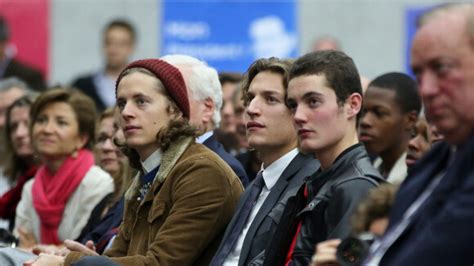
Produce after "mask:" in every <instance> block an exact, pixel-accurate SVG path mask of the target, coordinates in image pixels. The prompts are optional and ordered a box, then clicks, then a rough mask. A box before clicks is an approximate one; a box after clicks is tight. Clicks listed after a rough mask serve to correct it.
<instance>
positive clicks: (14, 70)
mask: <svg viewBox="0 0 474 266" xmlns="http://www.w3.org/2000/svg"><path fill="white" fill-rule="evenodd" d="M10 33H11V31H10V27H9V25H8V23H7V21H6V19H5V18H4V17H3V16H2V15H0V66H1V67H0V80H2V79H7V78H11V77H18V78H20V79H21V80H23V81H25V82H26V83H27V84H28V86H29V87H31V88H32V89H33V90H35V91H37V92H42V91H44V90H45V89H46V86H45V82H44V79H43V75H42V74H41V72H40V71H39V70H38V69H36V68H34V67H32V66H30V65H27V64H25V63H23V62H21V61H19V60H18V58H16V57H15V55H16V53H12V52H10V51H8V50H9V49H7V48H8V46H9V45H8V42H9V40H10V37H11V34H10Z"/></svg>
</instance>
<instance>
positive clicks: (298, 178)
mask: <svg viewBox="0 0 474 266" xmlns="http://www.w3.org/2000/svg"><path fill="white" fill-rule="evenodd" d="M289 68H290V63H289V62H287V61H283V60H279V59H277V58H269V59H259V60H257V61H255V62H254V63H253V64H252V65H251V66H250V68H249V69H248V71H247V73H246V75H245V78H244V81H243V86H242V89H243V99H244V103H245V120H246V125H247V135H248V141H249V145H250V147H252V148H254V149H256V150H257V151H258V153H259V155H260V157H261V159H262V161H263V164H262V170H261V171H260V172H259V174H258V175H257V177H256V178H255V179H254V181H253V182H252V183H251V185H250V186H249V187H248V188H247V189H246V191H245V192H244V194H243V195H242V197H241V198H240V201H239V205H238V207H237V211H236V212H235V214H234V217H233V218H232V220H231V222H230V224H229V225H228V227H227V229H226V232H225V235H224V238H223V240H222V242H221V245H220V247H219V249H218V251H217V253H216V255H215V256H214V259H213V260H212V262H211V265H248V264H261V263H262V262H263V261H264V259H265V248H266V246H267V244H268V241H269V239H270V238H271V237H272V235H273V234H274V233H275V230H276V227H277V225H278V223H279V221H280V218H281V217H282V215H283V210H284V208H285V205H286V203H287V199H288V198H289V197H291V196H293V195H294V194H295V193H296V191H297V189H298V187H300V186H301V184H302V183H303V180H304V178H305V177H307V176H309V175H311V174H312V173H313V172H314V171H315V170H316V169H317V167H318V166H319V163H318V162H317V161H316V160H315V159H314V158H312V157H311V156H306V155H303V154H301V153H300V152H299V151H298V149H297V148H296V146H297V136H296V130H295V128H294V126H293V123H292V117H291V113H290V111H289V110H288V109H287V108H286V106H285V89H286V86H287V84H288V83H287V78H288V71H289Z"/></svg>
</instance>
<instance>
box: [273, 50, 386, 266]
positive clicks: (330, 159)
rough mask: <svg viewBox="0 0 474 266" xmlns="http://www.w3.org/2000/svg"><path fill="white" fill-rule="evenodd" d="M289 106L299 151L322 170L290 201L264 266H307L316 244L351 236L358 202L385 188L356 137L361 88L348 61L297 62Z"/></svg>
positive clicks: (320, 55)
mask: <svg viewBox="0 0 474 266" xmlns="http://www.w3.org/2000/svg"><path fill="white" fill-rule="evenodd" d="M287 106H288V108H289V109H290V110H291V112H292V113H293V121H294V123H295V125H296V129H297V131H298V140H299V147H300V149H301V150H302V151H303V152H306V153H309V154H312V155H313V156H314V157H315V158H317V159H318V160H319V162H320V163H321V167H320V168H319V169H318V170H317V171H316V173H314V174H313V175H312V176H311V177H309V178H307V179H306V182H305V184H304V185H303V186H302V187H301V188H300V189H299V191H298V193H297V194H296V196H295V197H292V198H290V199H289V200H288V204H287V206H286V209H285V211H284V213H285V219H283V221H281V222H280V224H279V225H278V228H277V230H276V233H275V235H274V237H273V238H272V239H271V240H270V241H269V245H270V247H269V248H268V252H269V253H268V256H267V257H266V260H265V263H264V264H265V265H286V264H287V263H290V264H291V263H292V264H291V265H308V263H309V262H310V261H311V255H312V254H313V251H314V247H315V246H316V244H318V243H320V242H322V241H324V240H327V239H331V238H345V237H347V236H348V235H349V234H350V232H351V227H350V217H351V216H352V214H353V212H354V210H355V209H356V207H357V205H358V203H359V201H360V200H361V199H362V198H363V197H365V196H366V194H367V192H368V191H369V190H370V189H371V188H374V187H377V186H378V184H379V183H380V182H383V179H382V177H381V176H380V174H379V173H378V172H377V170H376V169H375V168H374V167H373V166H372V164H371V162H370V159H369V156H368V154H367V152H366V150H365V148H364V146H363V145H362V144H361V143H359V140H358V137H357V124H358V119H359V112H360V110H361V108H362V88H361V83H360V79H359V74H358V72H357V68H356V66H355V64H354V62H353V61H352V59H351V58H350V57H348V56H347V55H345V54H344V53H342V52H337V51H320V52H314V53H309V54H306V55H304V56H302V57H300V58H298V59H297V60H296V61H295V62H294V63H293V66H292V67H291V70H290V76H289V83H288V90H287Z"/></svg>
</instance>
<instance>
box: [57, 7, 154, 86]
mask: <svg viewBox="0 0 474 266" xmlns="http://www.w3.org/2000/svg"><path fill="white" fill-rule="evenodd" d="M51 3H52V7H51V18H52V19H51V24H52V25H51V30H52V36H51V50H50V56H51V58H50V65H51V75H50V76H51V77H50V84H51V85H54V84H55V83H56V82H60V83H67V84H69V83H70V82H72V80H73V79H74V78H75V77H76V76H77V75H78V74H84V73H87V72H91V71H95V70H97V69H99V68H100V67H101V66H102V62H103V60H102V57H101V49H102V30H103V28H104V26H105V25H106V24H107V23H108V22H109V21H110V20H112V19H114V18H117V17H120V18H125V19H128V20H129V21H130V22H131V23H132V24H133V25H134V26H135V28H136V29H137V33H138V36H137V37H138V39H137V40H138V42H137V47H136V51H135V54H134V56H133V57H134V58H146V57H156V56H157V51H158V36H159V34H158V31H159V28H158V27H157V25H158V22H159V20H158V19H159V18H158V13H159V12H160V10H159V4H158V1H155V0H53V1H51Z"/></svg>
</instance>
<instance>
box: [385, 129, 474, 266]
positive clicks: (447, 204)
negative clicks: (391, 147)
mask: <svg viewBox="0 0 474 266" xmlns="http://www.w3.org/2000/svg"><path fill="white" fill-rule="evenodd" d="M449 160H450V146H449V145H448V144H446V143H440V144H438V145H435V146H434V147H433V148H432V149H431V151H430V152H429V153H428V154H427V155H426V156H425V157H424V158H423V159H421V161H420V162H419V163H418V164H416V165H415V166H414V167H413V169H412V170H413V171H412V172H411V174H410V175H409V176H408V177H407V179H406V180H405V182H403V183H402V185H401V187H400V190H399V192H398V194H397V197H396V199H395V203H394V206H393V208H392V212H391V215H390V222H389V227H388V230H390V228H392V227H393V226H394V225H396V224H398V223H399V222H400V220H401V219H402V217H403V214H404V213H405V211H406V210H407V209H408V208H409V207H410V205H411V204H412V203H413V202H414V201H415V200H416V199H417V197H418V196H419V195H420V194H421V193H422V192H423V190H424V189H425V188H426V187H427V185H428V184H429V183H430V182H431V181H432V180H433V179H434V178H435V177H436V175H437V174H438V173H439V172H440V171H441V170H442V169H446V174H445V176H444V177H443V178H442V179H441V181H440V183H439V184H438V186H437V187H436V188H435V189H434V190H433V191H432V193H431V195H430V196H429V197H428V199H427V200H426V201H425V203H424V204H423V205H422V206H420V208H419V209H418V210H417V212H416V213H415V214H414V216H413V217H412V221H411V223H410V224H409V225H408V227H407V228H406V230H405V231H404V232H403V233H402V235H400V237H399V238H398V239H397V240H396V241H395V242H394V243H393V244H392V246H390V247H389V248H388V250H387V252H386V253H385V255H384V256H383V258H382V260H381V263H380V265H419V266H421V265H472V264H473V263H474V252H473V244H472V242H473V240H474V166H473V162H474V137H471V138H470V139H469V140H468V141H467V142H466V143H465V144H463V145H460V146H459V147H458V151H457V152H456V153H455V155H454V159H453V161H452V163H451V164H450V165H449V166H447V165H448V161H449Z"/></svg>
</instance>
